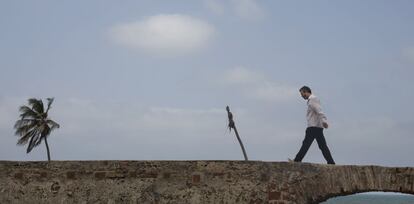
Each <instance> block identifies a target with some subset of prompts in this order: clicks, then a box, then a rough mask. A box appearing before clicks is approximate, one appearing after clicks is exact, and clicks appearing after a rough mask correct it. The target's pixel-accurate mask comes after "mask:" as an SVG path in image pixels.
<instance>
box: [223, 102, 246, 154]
mask: <svg viewBox="0 0 414 204" xmlns="http://www.w3.org/2000/svg"><path fill="white" fill-rule="evenodd" d="M226 110H227V116H228V118H229V125H228V127H229V129H230V131H231V129H232V128H233V129H234V133H236V137H237V140H238V141H239V144H240V147H241V149H242V151H243V156H244V160H245V161H248V160H249V159H248V158H247V154H246V150H245V149H244V145H243V142H242V141H241V139H240V136H239V132H238V131H237V128H236V124H235V123H234V120H233V113H231V112H230V107H229V106H227V107H226Z"/></svg>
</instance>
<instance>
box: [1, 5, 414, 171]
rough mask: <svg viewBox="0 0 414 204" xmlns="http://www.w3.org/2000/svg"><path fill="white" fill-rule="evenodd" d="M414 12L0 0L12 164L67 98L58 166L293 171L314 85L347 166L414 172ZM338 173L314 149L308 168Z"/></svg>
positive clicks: (56, 144)
mask: <svg viewBox="0 0 414 204" xmlns="http://www.w3.org/2000/svg"><path fill="white" fill-rule="evenodd" d="M413 10H414V2H413V1H410V0H398V1H386V0H365V1H357V0H349V1H328V0H316V1H258V0H198V1H194V0H183V1H153V0H151V1H150V0H141V1H132V0H126V1H122V2H120V1H107V0H102V1H101V0H99V1H98V0H92V1H52V0H50V1H46V0H40V1H12V0H4V1H0V45H1V46H0V56H1V58H0V71H1V72H0V160H24V161H26V160H30V161H31V160H46V159H47V157H46V148H45V146H44V144H41V145H40V146H38V147H37V148H35V149H34V150H33V151H32V152H31V153H30V154H26V151H25V150H26V149H25V146H17V145H16V143H17V140H18V137H17V136H15V135H14V129H13V125H14V123H15V121H16V120H18V119H19V118H18V116H19V112H18V108H19V106H21V105H25V104H27V99H28V98H33V97H34V98H39V99H43V100H45V99H46V98H48V97H54V98H55V101H54V103H53V105H52V109H51V111H50V114H49V116H50V117H51V118H52V119H54V120H55V121H57V122H58V123H59V124H60V125H61V128H60V129H57V130H55V131H54V132H53V133H52V134H51V135H50V137H49V140H48V142H49V145H50V149H51V156H52V159H53V160H243V155H242V152H241V150H240V146H239V144H238V142H237V140H236V137H235V136H234V133H233V132H229V130H228V129H226V126H227V114H226V111H225V107H226V106H227V105H229V106H230V108H231V110H232V112H233V114H234V119H235V122H236V126H237V128H238V130H239V133H240V136H241V138H242V141H243V143H244V146H245V148H246V151H247V154H248V156H249V159H250V160H262V161H287V159H288V158H294V156H295V155H296V153H297V152H298V150H299V148H300V146H301V143H302V140H303V139H304V133H305V129H306V117H305V113H306V108H307V107H306V101H304V100H303V99H302V98H301V97H300V95H299V92H298V89H299V88H300V87H302V86H303V85H307V86H310V87H311V88H312V90H313V93H314V94H315V95H316V96H318V97H319V98H320V100H321V102H322V108H323V111H324V112H325V114H326V115H327V117H328V121H329V124H330V127H329V129H327V130H325V132H324V133H325V137H326V140H327V143H328V146H329V148H330V149H331V153H332V155H333V158H334V159H335V161H336V163H337V164H340V165H383V166H414V159H413V156H412V155H414V148H413V146H414V137H413V132H414V118H413V113H414V112H413V109H412V107H413V105H412V103H413V100H414V92H413V91H411V89H412V88H413V87H414V82H413V80H412V79H411V78H412V76H413V75H414V23H413V20H414V12H412V11H413ZM303 161H304V162H314V163H325V160H324V158H323V156H322V154H321V152H320V150H319V149H318V146H317V144H316V142H314V143H313V145H312V146H311V149H310V150H309V152H308V154H307V155H306V157H305V158H304V160H303Z"/></svg>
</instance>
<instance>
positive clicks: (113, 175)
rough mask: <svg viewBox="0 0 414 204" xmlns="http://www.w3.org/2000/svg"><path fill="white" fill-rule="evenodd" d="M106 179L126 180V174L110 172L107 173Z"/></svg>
mask: <svg viewBox="0 0 414 204" xmlns="http://www.w3.org/2000/svg"><path fill="white" fill-rule="evenodd" d="M105 177H106V178H111V179H119V178H125V174H123V173H121V172H116V171H109V172H106V174H105Z"/></svg>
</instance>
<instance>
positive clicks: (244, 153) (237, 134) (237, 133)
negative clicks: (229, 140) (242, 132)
mask: <svg viewBox="0 0 414 204" xmlns="http://www.w3.org/2000/svg"><path fill="white" fill-rule="evenodd" d="M233 129H234V133H236V137H237V140H238V141H239V143H240V147H241V149H242V151H243V156H244V160H246V161H248V160H249V159H248V158H247V154H246V150H245V149H244V145H243V142H242V141H241V139H240V136H239V132H237V128H236V125H234V127H233Z"/></svg>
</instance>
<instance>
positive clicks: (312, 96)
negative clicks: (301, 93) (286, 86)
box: [308, 94, 315, 103]
mask: <svg viewBox="0 0 414 204" xmlns="http://www.w3.org/2000/svg"><path fill="white" fill-rule="evenodd" d="M312 98H315V96H314V95H313V94H311V95H310V96H309V98H308V103H309V100H311V99H312Z"/></svg>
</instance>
